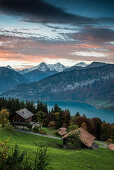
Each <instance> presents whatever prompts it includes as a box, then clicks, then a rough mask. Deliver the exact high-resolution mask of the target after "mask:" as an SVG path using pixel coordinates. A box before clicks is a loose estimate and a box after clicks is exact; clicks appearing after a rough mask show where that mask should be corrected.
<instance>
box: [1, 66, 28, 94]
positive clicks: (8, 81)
mask: <svg viewBox="0 0 114 170" xmlns="http://www.w3.org/2000/svg"><path fill="white" fill-rule="evenodd" d="M27 82H29V80H27V79H26V78H25V77H24V76H23V75H21V74H20V73H18V72H17V71H15V70H13V69H12V68H10V67H9V66H8V67H0V93H3V92H5V91H7V90H9V89H12V88H13V87H15V86H16V85H17V84H22V83H27Z"/></svg>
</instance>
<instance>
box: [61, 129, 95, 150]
mask: <svg viewBox="0 0 114 170" xmlns="http://www.w3.org/2000/svg"><path fill="white" fill-rule="evenodd" d="M72 133H76V134H78V133H79V138H80V140H81V142H82V143H83V144H84V145H86V146H87V147H91V145H92V143H93V142H94V140H95V137H94V136H93V135H91V134H90V133H88V132H87V131H86V130H84V129H83V128H81V127H80V128H78V129H76V130H73V131H71V132H69V133H67V134H66V135H64V136H63V139H64V138H67V137H68V136H69V135H70V134H72Z"/></svg>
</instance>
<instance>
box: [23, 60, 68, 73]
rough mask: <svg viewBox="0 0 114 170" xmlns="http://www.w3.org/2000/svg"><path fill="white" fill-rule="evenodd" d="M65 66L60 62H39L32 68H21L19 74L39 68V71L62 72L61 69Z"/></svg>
mask: <svg viewBox="0 0 114 170" xmlns="http://www.w3.org/2000/svg"><path fill="white" fill-rule="evenodd" d="M66 68H67V67H66V66H64V65H62V64H61V63H56V64H46V63H45V62H42V63H40V64H39V65H37V66H34V67H32V68H29V69H25V70H22V71H21V72H20V73H21V74H25V73H29V72H31V71H34V70H39V71H43V72H45V71H57V72H62V71H63V70H65V69H66Z"/></svg>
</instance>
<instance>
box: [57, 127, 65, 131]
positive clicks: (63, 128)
mask: <svg viewBox="0 0 114 170" xmlns="http://www.w3.org/2000/svg"><path fill="white" fill-rule="evenodd" d="M58 130H59V131H60V130H67V128H65V127H62V128H59V129H58Z"/></svg>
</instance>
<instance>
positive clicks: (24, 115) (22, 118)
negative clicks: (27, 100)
mask: <svg viewBox="0 0 114 170" xmlns="http://www.w3.org/2000/svg"><path fill="white" fill-rule="evenodd" d="M33 115H34V114H33V113H31V112H30V111H29V110H27V109H26V108H24V109H20V110H18V111H16V112H15V114H14V115H13V116H12V122H31V121H32V117H33Z"/></svg>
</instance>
